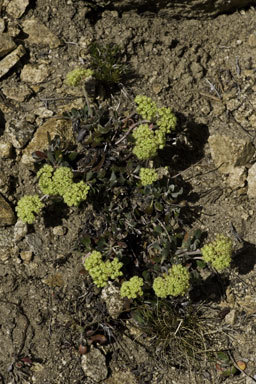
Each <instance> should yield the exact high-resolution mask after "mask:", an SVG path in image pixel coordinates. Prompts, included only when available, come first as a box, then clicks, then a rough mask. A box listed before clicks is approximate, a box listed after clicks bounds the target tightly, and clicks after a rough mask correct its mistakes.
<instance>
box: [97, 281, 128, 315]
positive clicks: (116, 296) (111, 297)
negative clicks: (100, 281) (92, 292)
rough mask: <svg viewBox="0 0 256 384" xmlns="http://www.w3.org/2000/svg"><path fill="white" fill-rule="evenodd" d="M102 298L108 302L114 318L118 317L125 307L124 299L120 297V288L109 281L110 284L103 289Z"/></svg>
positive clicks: (107, 305)
mask: <svg viewBox="0 0 256 384" xmlns="http://www.w3.org/2000/svg"><path fill="white" fill-rule="evenodd" d="M101 298H102V300H103V301H104V302H105V303H106V307H107V310H108V313H109V314H110V316H111V317H112V318H113V319H117V318H118V316H119V315H120V313H121V312H122V311H123V307H124V300H123V299H122V298H121V297H120V290H119V288H117V287H115V286H114V285H113V284H112V283H111V282H109V283H108V285H107V286H106V287H105V288H103V289H102V292H101Z"/></svg>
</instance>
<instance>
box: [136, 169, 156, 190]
mask: <svg viewBox="0 0 256 384" xmlns="http://www.w3.org/2000/svg"><path fill="white" fill-rule="evenodd" d="M158 179H159V177H158V174H157V172H156V170H155V169H153V168H141V169H140V180H141V184H142V185H143V186H146V185H151V184H153V183H154V182H155V181H157V180H158Z"/></svg>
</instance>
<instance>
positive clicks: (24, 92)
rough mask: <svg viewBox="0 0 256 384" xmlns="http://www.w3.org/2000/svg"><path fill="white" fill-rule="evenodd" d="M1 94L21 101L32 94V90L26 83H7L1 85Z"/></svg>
mask: <svg viewBox="0 0 256 384" xmlns="http://www.w3.org/2000/svg"><path fill="white" fill-rule="evenodd" d="M2 92H3V94H4V95H5V96H6V97H7V98H8V99H12V100H15V101H18V102H19V103H21V102H22V101H25V100H27V99H28V98H29V96H31V95H32V90H31V89H30V88H29V87H28V86H27V84H17V83H16V82H15V83H14V82H13V83H8V85H5V86H3V87H2Z"/></svg>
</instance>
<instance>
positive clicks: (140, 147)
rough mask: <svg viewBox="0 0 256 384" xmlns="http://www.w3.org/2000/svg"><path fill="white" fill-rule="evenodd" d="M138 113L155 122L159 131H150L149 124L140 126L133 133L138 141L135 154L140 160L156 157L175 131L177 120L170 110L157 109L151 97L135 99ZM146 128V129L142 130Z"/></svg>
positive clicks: (140, 96) (139, 96)
mask: <svg viewBox="0 0 256 384" xmlns="http://www.w3.org/2000/svg"><path fill="white" fill-rule="evenodd" d="M135 102H136V103H137V112H138V113H139V114H140V115H141V116H142V117H143V119H146V120H150V121H154V122H155V123H156V125H157V126H158V129H154V130H153V129H150V128H149V126H148V125H147V124H145V125H140V126H139V127H138V128H136V129H135V131H134V132H133V137H134V138H135V140H136V144H135V147H134V149H133V153H134V154H135V155H136V156H137V157H138V159H140V160H146V159H149V158H151V157H154V156H156V154H157V151H158V149H163V148H164V146H165V144H166V135H167V134H168V133H170V132H171V130H174V129H175V126H176V122H177V119H176V117H175V115H174V114H173V113H172V112H171V110H170V108H165V107H163V108H157V106H156V103H155V102H153V101H152V99H151V98H150V97H147V96H142V95H138V96H136V97H135ZM142 127H145V128H142Z"/></svg>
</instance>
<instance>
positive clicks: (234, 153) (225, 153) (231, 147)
mask: <svg viewBox="0 0 256 384" xmlns="http://www.w3.org/2000/svg"><path fill="white" fill-rule="evenodd" d="M208 142H209V145H210V151H211V155H212V159H213V161H214V164H215V165H216V167H218V170H219V171H220V172H221V173H224V174H227V173H229V171H230V167H233V168H234V167H240V166H244V165H246V164H247V163H248V162H249V161H250V160H251V158H252V157H253V155H254V151H255V150H254V147H253V145H252V143H251V141H250V140H249V139H248V138H247V137H243V138H236V137H232V136H226V135H221V134H214V135H212V136H210V137H209V139H208Z"/></svg>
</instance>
